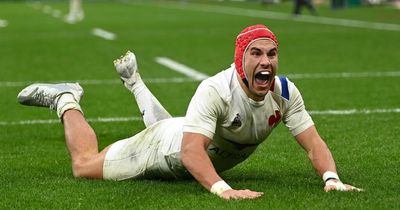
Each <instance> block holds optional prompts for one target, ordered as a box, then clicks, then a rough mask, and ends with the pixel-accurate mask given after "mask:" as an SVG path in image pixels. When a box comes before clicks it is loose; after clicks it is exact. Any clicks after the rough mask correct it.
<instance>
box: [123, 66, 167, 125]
mask: <svg viewBox="0 0 400 210" xmlns="http://www.w3.org/2000/svg"><path fill="white" fill-rule="evenodd" d="M130 91H131V92H132V93H133V95H134V96H135V98H136V102H137V104H138V106H139V110H140V112H141V113H142V117H143V121H144V124H145V126H146V127H148V126H150V125H152V124H153V123H155V122H158V121H160V120H163V119H167V118H171V115H170V114H169V113H168V112H167V110H165V108H164V107H163V106H162V105H161V103H160V102H159V101H158V100H157V98H156V97H154V95H153V94H152V93H151V92H150V90H149V89H148V88H147V86H146V85H145V84H144V83H143V81H142V79H141V77H140V75H139V74H138V73H137V74H136V82H135V84H134V85H132V88H130Z"/></svg>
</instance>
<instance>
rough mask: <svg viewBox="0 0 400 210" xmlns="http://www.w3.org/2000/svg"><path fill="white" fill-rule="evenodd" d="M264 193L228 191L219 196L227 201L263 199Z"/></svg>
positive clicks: (246, 190)
mask: <svg viewBox="0 0 400 210" xmlns="http://www.w3.org/2000/svg"><path fill="white" fill-rule="evenodd" d="M263 194H264V193H263V192H256V191H251V190H248V189H245V190H235V189H230V190H226V191H224V192H223V193H221V195H219V196H220V197H221V198H223V199H226V200H232V199H256V198H258V197H261V196H262V195H263Z"/></svg>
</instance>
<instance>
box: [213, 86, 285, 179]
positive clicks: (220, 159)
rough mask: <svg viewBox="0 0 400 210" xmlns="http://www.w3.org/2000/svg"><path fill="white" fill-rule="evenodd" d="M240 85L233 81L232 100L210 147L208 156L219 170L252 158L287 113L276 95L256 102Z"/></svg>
mask: <svg viewBox="0 0 400 210" xmlns="http://www.w3.org/2000/svg"><path fill="white" fill-rule="evenodd" d="M233 82H237V83H236V84H235V83H233ZM237 85H239V84H238V81H232V82H231V86H232V87H231V88H230V90H231V93H230V100H229V101H227V102H226V104H225V108H224V112H223V114H222V115H221V116H220V117H219V118H218V121H217V125H216V131H215V135H214V138H213V140H212V142H211V144H210V145H209V147H208V155H209V157H210V159H211V161H212V162H213V164H214V166H215V168H216V169H217V170H218V171H223V170H227V169H229V168H231V167H233V166H235V165H237V164H238V163H240V162H242V161H244V160H245V159H246V158H247V157H248V156H249V155H251V154H252V153H253V152H254V151H255V149H256V148H257V146H258V145H259V144H260V143H262V142H263V141H264V140H265V139H266V138H267V137H268V135H269V134H270V133H271V132H272V130H273V129H274V128H275V127H276V126H277V125H278V123H279V122H281V119H282V115H283V112H284V108H283V107H284V105H283V103H284V101H283V100H282V99H281V97H279V96H277V95H276V94H274V93H273V92H271V91H270V92H269V93H268V94H267V95H266V97H265V99H264V101H261V102H256V101H253V100H251V99H249V98H248V97H247V95H246V94H245V92H244V91H243V90H242V89H241V88H237ZM235 86H236V88H235Z"/></svg>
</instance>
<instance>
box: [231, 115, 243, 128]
mask: <svg viewBox="0 0 400 210" xmlns="http://www.w3.org/2000/svg"><path fill="white" fill-rule="evenodd" d="M232 126H235V127H240V126H242V121H241V118H240V115H239V113H237V114H236V117H235V119H233V121H232Z"/></svg>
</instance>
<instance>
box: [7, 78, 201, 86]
mask: <svg viewBox="0 0 400 210" xmlns="http://www.w3.org/2000/svg"><path fill="white" fill-rule="evenodd" d="M143 81H144V82H145V83H149V84H150V83H189V82H196V81H199V80H195V79H192V78H186V77H173V78H153V79H143ZM43 82H45V83H65V82H77V83H79V84H81V85H116V84H118V85H120V84H122V83H121V80H118V79H110V80H75V81H66V80H58V81H24V82H7V81H5V82H0V88H1V87H24V86H27V85H29V84H32V83H43Z"/></svg>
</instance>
